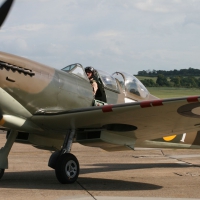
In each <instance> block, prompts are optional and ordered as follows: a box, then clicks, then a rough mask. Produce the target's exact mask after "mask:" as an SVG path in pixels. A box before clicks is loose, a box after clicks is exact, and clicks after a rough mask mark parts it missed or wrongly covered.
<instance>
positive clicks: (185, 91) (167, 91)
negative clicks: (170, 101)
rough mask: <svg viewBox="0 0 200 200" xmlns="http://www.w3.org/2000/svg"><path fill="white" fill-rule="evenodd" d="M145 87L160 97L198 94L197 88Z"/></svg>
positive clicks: (199, 90) (199, 91)
mask: <svg viewBox="0 0 200 200" xmlns="http://www.w3.org/2000/svg"><path fill="white" fill-rule="evenodd" d="M147 89H148V90H149V92H150V93H151V94H153V95H154V96H156V97H159V98H161V99H164V98H173V97H185V96H196V95H200V89H198V88H173V87H148V88H147Z"/></svg>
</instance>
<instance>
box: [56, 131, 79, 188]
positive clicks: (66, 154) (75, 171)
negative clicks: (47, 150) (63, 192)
mask: <svg viewBox="0 0 200 200" xmlns="http://www.w3.org/2000/svg"><path fill="white" fill-rule="evenodd" d="M74 135H75V130H70V131H69V132H68V133H67V135H66V138H65V141H64V144H63V148H62V149H61V152H60V153H61V154H60V156H59V157H58V159H57V162H56V165H55V173H56V177H57V179H58V181H59V182H60V183H62V184H66V183H74V182H75V181H76V180H77V178H78V175H79V162H78V160H77V158H76V157H75V156H74V155H73V154H71V153H70V151H71V146H72V142H73V138H74Z"/></svg>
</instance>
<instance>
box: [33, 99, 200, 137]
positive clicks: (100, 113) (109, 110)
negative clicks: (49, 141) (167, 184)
mask: <svg viewBox="0 0 200 200" xmlns="http://www.w3.org/2000/svg"><path fill="white" fill-rule="evenodd" d="M31 121H32V122H34V123H35V124H37V125H38V126H40V127H41V128H43V129H47V130H51V131H64V130H67V129H81V128H102V127H104V128H110V127H111V128H112V127H114V128H113V129H112V130H111V131H120V132H123V131H124V132H127V131H132V132H133V134H134V137H135V138H136V139H143V140H147V139H155V138H160V137H163V136H167V135H173V134H182V133H184V132H186V131H191V130H198V129H200V96H193V97H183V98H174V99H163V100H153V101H142V102H134V103H127V104H116V105H105V106H101V107H90V108H83V109H77V110H70V111H66V112H57V113H51V112H49V113H48V112H45V113H43V114H39V115H38V114H37V115H34V116H33V117H32V118H31ZM118 128H119V130H118Z"/></svg>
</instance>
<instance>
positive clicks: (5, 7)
mask: <svg viewBox="0 0 200 200" xmlns="http://www.w3.org/2000/svg"><path fill="white" fill-rule="evenodd" d="M13 1H14V0H7V1H5V2H4V3H3V4H2V6H1V7H0V27H1V25H2V24H3V22H4V20H5V18H6V16H7V14H8V12H9V10H10V7H11V5H12V3H13Z"/></svg>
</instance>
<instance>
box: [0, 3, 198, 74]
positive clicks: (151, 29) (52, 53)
mask: <svg viewBox="0 0 200 200" xmlns="http://www.w3.org/2000/svg"><path fill="white" fill-rule="evenodd" d="M0 2H3V1H0ZM199 19H200V1H198V0H190V1H189V0H188V1H187V0H168V1H166V0H134V1H132V0H126V1H124V0H93V1H91V0H81V1H80V0H67V1H66V0H59V1H55V0H35V1H31V0H17V1H15V4H14V6H13V8H12V10H11V12H10V14H9V16H8V18H7V20H6V23H5V24H4V26H3V27H2V29H1V31H0V50H1V51H7V52H8V53H13V54H17V55H23V56H25V57H28V58H31V59H33V60H36V61H39V62H41V63H44V64H47V65H50V66H54V67H56V68H62V67H63V66H66V65H68V64H71V63H75V62H79V63H82V64H83V65H84V66H87V65H92V66H94V67H97V68H101V69H103V70H105V71H108V72H109V73H112V72H113V71H116V70H120V69H123V71H127V72H129V73H131V74H133V73H134V74H135V73H137V71H139V70H141V69H161V68H162V69H164V70H167V69H169V68H170V69H171V68H172V67H174V68H177V69H178V68H183V67H186V68H187V67H194V66H198V65H200V58H199V57H198V56H197V55H198V54H199V53H200V46H199V45H198V44H199V42H200V39H199V35H200V27H199V24H200V20H199Z"/></svg>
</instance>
